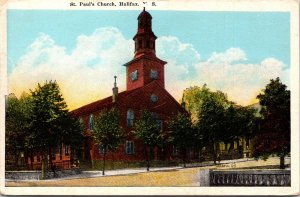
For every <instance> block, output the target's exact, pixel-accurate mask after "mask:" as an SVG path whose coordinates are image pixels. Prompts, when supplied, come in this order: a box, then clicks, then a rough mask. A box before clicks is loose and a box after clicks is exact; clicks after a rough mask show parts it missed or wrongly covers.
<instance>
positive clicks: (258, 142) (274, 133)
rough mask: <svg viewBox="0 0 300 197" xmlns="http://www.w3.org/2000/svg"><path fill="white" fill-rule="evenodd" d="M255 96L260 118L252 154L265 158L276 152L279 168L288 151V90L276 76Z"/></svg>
mask: <svg viewBox="0 0 300 197" xmlns="http://www.w3.org/2000/svg"><path fill="white" fill-rule="evenodd" d="M257 98H258V99H259V103H260V105H261V106H262V110H261V112H260V113H261V116H262V119H261V122H260V131H259V133H258V135H257V136H256V138H255V150H254V155H255V157H259V156H263V157H265V158H267V157H268V156H269V155H270V154H277V155H278V156H279V157H280V168H284V167H285V165H284V157H285V156H286V155H287V154H288V153H289V152H290V140H291V139H290V138H291V125H290V124H291V115H290V91H289V90H287V87H286V85H284V84H283V83H282V82H281V81H280V79H279V78H278V77H277V78H276V79H275V80H274V79H271V81H270V83H269V84H267V86H266V88H265V89H264V90H263V92H262V93H260V94H259V95H258V96H257Z"/></svg>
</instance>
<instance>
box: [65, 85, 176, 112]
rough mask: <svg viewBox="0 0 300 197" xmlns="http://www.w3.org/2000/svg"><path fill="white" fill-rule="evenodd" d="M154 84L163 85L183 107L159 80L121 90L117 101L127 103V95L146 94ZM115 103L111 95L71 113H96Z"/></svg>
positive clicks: (168, 95)
mask: <svg viewBox="0 0 300 197" xmlns="http://www.w3.org/2000/svg"><path fill="white" fill-rule="evenodd" d="M152 84H153V85H155V86H156V87H157V86H159V87H161V89H162V90H164V92H165V93H166V95H167V97H169V98H170V99H171V100H173V102H175V103H176V104H177V106H178V107H180V108H181V105H180V104H179V103H178V102H177V101H176V100H175V98H173V96H172V95H171V94H170V93H169V92H168V91H167V90H165V89H164V88H163V87H162V86H161V85H160V84H159V83H158V82H157V81H152V82H150V83H148V84H146V85H144V86H142V87H139V88H136V89H134V90H130V91H123V92H120V93H119V94H118V97H117V102H116V103H122V104H125V103H124V101H126V98H127V97H131V96H135V95H140V94H144V93H145V91H146V88H147V87H149V86H151V85H152ZM114 105H115V103H113V102H112V96H109V97H106V98H104V99H101V100H98V101H95V102H92V103H90V104H87V105H84V106H82V107H80V108H77V109H75V110H73V111H71V113H72V115H74V116H83V115H86V114H90V113H94V112H95V111H100V110H102V109H104V108H111V107H112V106H114Z"/></svg>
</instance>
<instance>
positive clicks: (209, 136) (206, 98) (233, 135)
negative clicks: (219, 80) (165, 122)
mask: <svg viewBox="0 0 300 197" xmlns="http://www.w3.org/2000/svg"><path fill="white" fill-rule="evenodd" d="M184 99H185V100H184V101H185V103H186V107H187V110H188V111H189V112H190V113H191V115H192V118H193V122H194V124H195V125H196V128H197V130H198V139H201V137H202V142H203V143H204V144H203V145H204V146H206V147H209V149H210V150H211V151H212V154H213V157H214V161H216V154H217V149H216V147H215V145H216V144H217V143H219V142H224V143H232V142H233V141H234V140H237V139H238V138H240V137H246V138H250V137H252V136H253V134H254V129H255V122H256V120H255V115H254V114H255V110H254V109H252V108H250V107H242V106H238V105H236V104H235V103H234V102H232V101H229V100H228V98H227V95H226V94H224V93H223V92H221V91H211V90H210V89H209V88H208V87H207V86H206V85H203V86H202V87H201V88H200V87H197V86H195V87H191V88H188V89H186V90H185V91H184Z"/></svg>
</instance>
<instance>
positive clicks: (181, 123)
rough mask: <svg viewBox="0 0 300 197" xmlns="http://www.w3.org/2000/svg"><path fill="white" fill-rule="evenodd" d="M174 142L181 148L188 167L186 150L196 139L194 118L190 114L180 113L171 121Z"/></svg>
mask: <svg viewBox="0 0 300 197" xmlns="http://www.w3.org/2000/svg"><path fill="white" fill-rule="evenodd" d="M169 129H170V130H171V136H172V138H173V144H174V145H175V146H176V147H178V148H179V149H180V150H181V155H182V160H183V165H184V167H186V151H187V148H191V147H192V146H193V144H194V141H195V136H196V135H195V133H194V131H195V130H194V129H193V125H192V120H191V118H190V116H189V115H188V114H183V113H178V114H177V115H175V116H174V117H173V119H172V120H171V121H170V122H169Z"/></svg>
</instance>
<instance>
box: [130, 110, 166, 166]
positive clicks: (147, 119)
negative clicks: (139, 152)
mask: <svg viewBox="0 0 300 197" xmlns="http://www.w3.org/2000/svg"><path fill="white" fill-rule="evenodd" d="M133 132H134V134H135V135H136V136H137V138H138V139H139V140H141V141H142V143H143V144H144V151H145V159H146V162H147V171H149V168H150V153H149V151H148V149H149V148H150V149H151V148H154V147H155V146H157V145H158V144H159V143H160V142H161V139H162V135H163V133H162V131H161V130H160V129H159V127H158V126H157V121H156V119H155V117H153V114H152V113H151V112H149V111H147V110H143V111H141V117H140V119H139V120H138V121H137V122H136V123H135V125H134V131H133Z"/></svg>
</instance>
